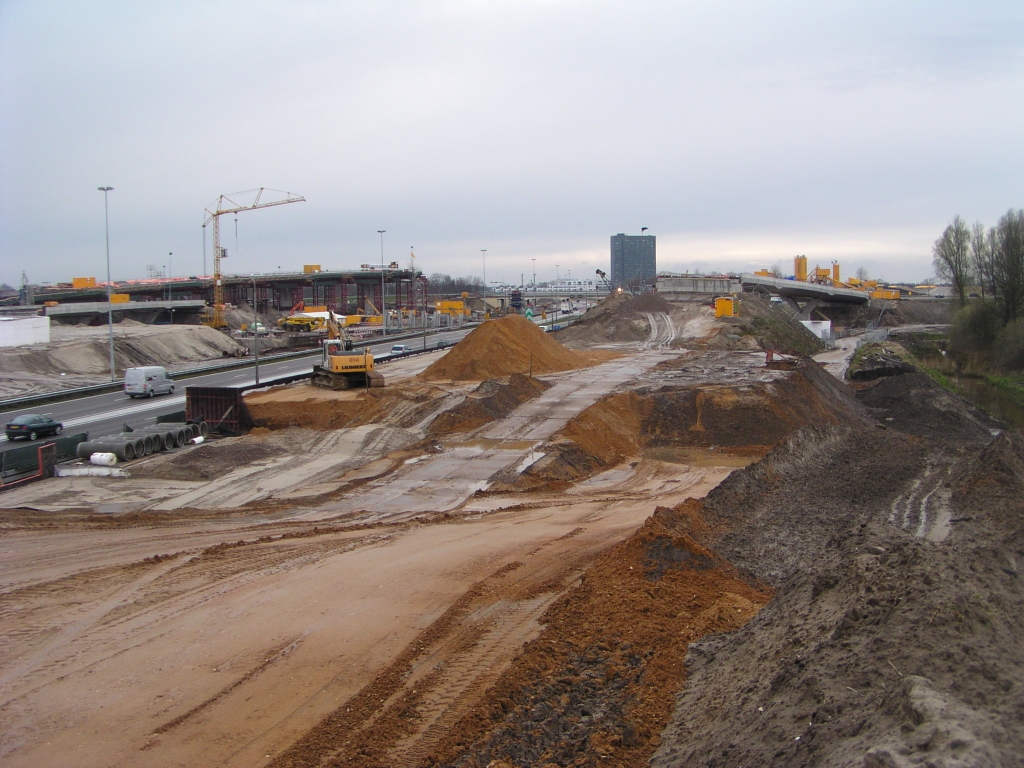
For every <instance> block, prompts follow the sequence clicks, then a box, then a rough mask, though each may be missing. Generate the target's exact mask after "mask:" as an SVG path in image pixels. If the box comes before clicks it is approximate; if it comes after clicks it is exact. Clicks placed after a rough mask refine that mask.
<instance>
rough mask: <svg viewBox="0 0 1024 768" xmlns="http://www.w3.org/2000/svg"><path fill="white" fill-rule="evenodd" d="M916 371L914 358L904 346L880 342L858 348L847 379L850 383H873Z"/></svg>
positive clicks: (851, 361) (847, 373)
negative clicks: (876, 380)
mask: <svg viewBox="0 0 1024 768" xmlns="http://www.w3.org/2000/svg"><path fill="white" fill-rule="evenodd" d="M916 370H917V366H916V365H914V359H913V357H912V356H911V355H910V353H909V352H907V350H906V349H905V348H904V347H903V346H902V345H900V344H896V343H895V342H891V341H879V342H873V343H870V344H863V345H862V346H860V347H858V348H857V351H856V352H855V353H854V355H853V359H852V360H850V365H849V367H848V368H847V369H846V378H848V379H849V380H850V381H872V380H873V379H880V378H882V377H884V376H899V375H900V374H903V373H913V372H914V371H916Z"/></svg>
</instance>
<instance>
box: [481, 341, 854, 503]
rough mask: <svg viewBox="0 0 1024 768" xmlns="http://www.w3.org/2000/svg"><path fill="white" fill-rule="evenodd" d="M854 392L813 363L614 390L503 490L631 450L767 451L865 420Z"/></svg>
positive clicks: (607, 461)
mask: <svg viewBox="0 0 1024 768" xmlns="http://www.w3.org/2000/svg"><path fill="white" fill-rule="evenodd" d="M851 396H852V392H851V391H850V390H849V389H848V388H847V387H845V386H844V385H843V384H841V383H840V382H838V381H836V380H835V379H834V378H833V377H832V376H830V375H828V374H826V373H824V372H823V371H822V370H821V369H820V367H819V366H817V365H816V364H814V363H812V362H809V361H807V362H800V363H797V364H796V370H794V371H793V372H792V373H790V374H788V375H785V376H783V377H781V378H777V379H776V380H774V381H772V382H769V383H759V382H758V383H750V384H745V385H742V386H724V385H717V386H676V387H660V388H658V389H654V390H639V391H631V392H625V393H621V394H615V395H611V396H609V397H606V398H604V399H603V400H601V401H600V402H598V403H596V404H595V405H592V406H591V407H589V408H587V409H586V410H584V411H583V412H582V413H580V415H579V416H577V417H576V418H574V419H572V420H571V421H570V422H569V423H568V424H567V425H566V427H565V428H564V429H563V430H562V431H561V432H560V433H559V434H557V435H556V436H555V437H554V438H552V440H550V441H549V442H548V443H546V444H545V445H544V446H542V447H541V448H540V449H539V450H541V451H543V452H544V453H545V454H546V456H545V457H544V458H543V459H541V460H540V461H538V462H537V463H535V464H534V465H533V466H531V467H529V468H528V469H527V470H526V471H524V472H523V473H521V474H520V475H518V476H517V477H515V478H513V477H507V478H501V479H502V480H503V481H504V483H503V484H500V485H497V486H496V489H500V490H506V491H507V490H529V489H534V488H537V487H539V486H541V485H544V484H551V483H564V482H566V481H578V480H581V479H583V478H585V477H588V476H590V475H592V474H594V473H595V472H598V471H601V470H603V469H607V468H609V467H612V466H615V465H616V464H618V463H620V462H621V461H623V460H624V459H626V458H628V457H634V456H640V455H642V454H645V453H647V452H651V451H658V452H659V454H660V455H663V456H664V455H665V449H668V450H669V452H672V451H675V452H678V453H679V456H680V458H679V460H680V461H687V460H690V459H691V458H692V455H690V454H688V453H687V451H686V450H685V449H703V450H704V451H712V452H713V451H717V452H719V453H721V454H726V455H728V454H731V455H736V456H756V457H760V456H763V455H765V454H766V453H767V452H768V451H769V450H771V448H772V447H774V446H775V445H777V444H778V443H779V442H780V441H781V440H783V439H784V438H785V437H786V436H787V435H789V434H791V433H792V432H793V431H794V430H797V429H800V428H802V427H807V426H814V425H825V424H843V423H856V424H867V423H869V421H870V418H869V416H868V414H867V412H866V411H865V410H864V409H863V408H860V407H858V405H857V404H856V403H855V402H853V401H852V399H851Z"/></svg>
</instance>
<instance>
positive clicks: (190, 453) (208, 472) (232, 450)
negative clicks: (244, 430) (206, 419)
mask: <svg viewBox="0 0 1024 768" xmlns="http://www.w3.org/2000/svg"><path fill="white" fill-rule="evenodd" d="M280 455H281V451H280V449H279V448H277V447H276V446H274V445H272V444H267V443H254V442H251V441H248V440H244V439H241V438H229V439H228V440H224V441H220V442H218V443H208V444H206V445H200V446H198V447H196V448H189V449H187V450H185V451H181V452H179V453H177V454H176V455H174V457H173V458H171V459H169V460H167V461H162V462H154V463H153V464H152V465H150V466H145V465H143V466H139V467H138V468H135V469H132V475H133V476H134V477H152V478H156V479H163V480H212V479H214V478H217V477H221V476H222V475H226V474H228V473H229V472H231V471H233V470H235V469H237V468H238V467H239V466H241V465H244V464H250V463H252V462H255V461H262V460H265V459H272V458H275V457H277V456H280Z"/></svg>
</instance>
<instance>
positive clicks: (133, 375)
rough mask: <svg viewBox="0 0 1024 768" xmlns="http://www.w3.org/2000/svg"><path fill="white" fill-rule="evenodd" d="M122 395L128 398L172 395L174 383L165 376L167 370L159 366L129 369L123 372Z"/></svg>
mask: <svg viewBox="0 0 1024 768" xmlns="http://www.w3.org/2000/svg"><path fill="white" fill-rule="evenodd" d="M124 393H125V394H126V395H128V397H153V395H173V394H174V381H173V380H172V379H171V378H170V377H169V376H168V375H167V369H166V368H164V367H163V366H160V365H146V366H143V367H141V368H129V369H128V370H127V371H125V372H124Z"/></svg>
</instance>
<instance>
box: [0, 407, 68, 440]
mask: <svg viewBox="0 0 1024 768" xmlns="http://www.w3.org/2000/svg"><path fill="white" fill-rule="evenodd" d="M62 429H64V425H63V424H61V423H60V422H59V421H54V420H53V419H51V418H50V417H49V416H40V415H39V414H37V413H26V414H23V415H21V416H15V417H14V419H13V420H12V421H11V422H10V423H9V424H8V425H7V426H6V427H5V428H4V432H5V433H6V434H7V439H8V440H16V439H18V438H19V437H24V438H27V439H28V440H35V439H36V438H37V437H43V436H44V435H59V434H60V433H61V430H62Z"/></svg>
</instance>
